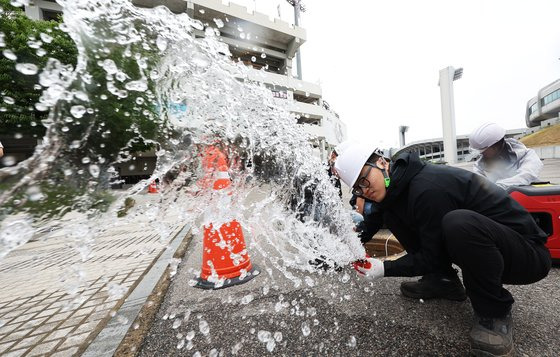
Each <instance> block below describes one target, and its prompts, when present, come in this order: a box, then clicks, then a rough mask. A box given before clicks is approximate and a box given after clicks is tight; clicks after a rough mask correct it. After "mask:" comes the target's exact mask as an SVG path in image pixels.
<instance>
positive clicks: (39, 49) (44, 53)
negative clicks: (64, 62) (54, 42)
mask: <svg viewBox="0 0 560 357" xmlns="http://www.w3.org/2000/svg"><path fill="white" fill-rule="evenodd" d="M35 53H37V56H39V57H43V56H44V55H46V54H47V51H46V50H45V49H43V48H38V49H37V51H36V52H35Z"/></svg>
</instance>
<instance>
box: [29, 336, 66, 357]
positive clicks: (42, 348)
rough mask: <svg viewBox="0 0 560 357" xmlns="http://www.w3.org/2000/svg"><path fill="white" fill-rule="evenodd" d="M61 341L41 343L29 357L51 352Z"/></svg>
mask: <svg viewBox="0 0 560 357" xmlns="http://www.w3.org/2000/svg"><path fill="white" fill-rule="evenodd" d="M60 341H61V340H54V341H49V342H41V344H39V345H37V346H35V347H34V348H33V349H32V350H31V351H30V352H29V354H28V356H39V355H43V354H47V353H49V352H51V351H52V350H53V349H54V348H55V347H56V345H58V344H59V343H60Z"/></svg>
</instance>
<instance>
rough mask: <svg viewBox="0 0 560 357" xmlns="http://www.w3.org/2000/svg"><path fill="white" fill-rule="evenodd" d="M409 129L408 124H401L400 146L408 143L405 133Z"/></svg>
mask: <svg viewBox="0 0 560 357" xmlns="http://www.w3.org/2000/svg"><path fill="white" fill-rule="evenodd" d="M407 131H408V126H404V125H401V126H399V145H400V147H401V148H402V147H404V146H405V145H406V140H405V135H404V134H405V133H406V132H407Z"/></svg>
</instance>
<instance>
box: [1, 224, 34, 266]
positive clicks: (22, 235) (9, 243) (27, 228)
mask: <svg viewBox="0 0 560 357" xmlns="http://www.w3.org/2000/svg"><path fill="white" fill-rule="evenodd" d="M34 233H35V230H34V229H33V228H32V226H31V224H30V223H29V222H28V221H27V220H26V219H25V218H15V217H14V218H12V217H8V218H6V219H5V220H4V221H3V222H2V224H1V225H0V258H3V257H4V256H5V255H6V254H8V253H9V252H10V251H12V250H13V249H15V248H17V247H19V246H21V245H23V244H25V243H27V241H28V240H30V239H31V237H33V234H34Z"/></svg>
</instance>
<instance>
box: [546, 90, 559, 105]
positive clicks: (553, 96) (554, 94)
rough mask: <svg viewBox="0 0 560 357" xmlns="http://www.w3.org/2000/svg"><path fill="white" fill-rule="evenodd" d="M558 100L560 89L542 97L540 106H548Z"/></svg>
mask: <svg viewBox="0 0 560 357" xmlns="http://www.w3.org/2000/svg"><path fill="white" fill-rule="evenodd" d="M558 99H560V89H558V90H555V91H554V92H552V93H550V94H548V95H546V96H544V98H543V99H542V105H543V106H544V105H548V104H550V103H552V102H554V101H556V100H558Z"/></svg>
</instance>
